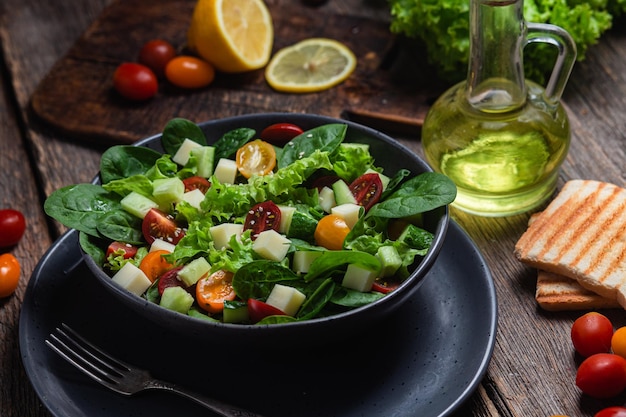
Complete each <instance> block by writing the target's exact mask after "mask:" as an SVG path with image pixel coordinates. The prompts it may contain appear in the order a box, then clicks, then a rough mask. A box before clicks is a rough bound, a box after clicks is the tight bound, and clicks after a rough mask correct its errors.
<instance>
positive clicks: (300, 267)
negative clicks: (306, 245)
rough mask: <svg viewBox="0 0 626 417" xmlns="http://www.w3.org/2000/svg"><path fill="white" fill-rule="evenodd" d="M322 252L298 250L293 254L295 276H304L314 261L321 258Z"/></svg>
mask: <svg viewBox="0 0 626 417" xmlns="http://www.w3.org/2000/svg"><path fill="white" fill-rule="evenodd" d="M322 253H323V252H320V251H312V250H299V251H295V252H294V254H293V268H292V269H293V271H294V272H295V273H296V274H306V273H307V272H309V268H311V264H312V263H313V261H314V260H316V259H317V258H319V257H320V256H322Z"/></svg>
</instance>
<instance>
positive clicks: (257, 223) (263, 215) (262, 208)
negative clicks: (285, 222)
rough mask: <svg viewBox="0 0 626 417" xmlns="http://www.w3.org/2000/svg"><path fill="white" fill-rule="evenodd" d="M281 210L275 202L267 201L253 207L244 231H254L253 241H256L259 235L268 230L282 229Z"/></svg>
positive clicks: (247, 217) (249, 212)
mask: <svg viewBox="0 0 626 417" xmlns="http://www.w3.org/2000/svg"><path fill="white" fill-rule="evenodd" d="M280 217H281V213H280V208H278V206H277V205H276V204H274V202H273V201H265V202H263V203H259V204H256V205H255V206H253V207H252V208H251V209H250V211H248V215H247V216H246V221H245V222H244V224H243V230H248V229H250V230H252V236H251V237H252V240H254V239H256V238H257V236H258V235H259V233H261V232H264V231H266V230H276V231H278V228H279V227H280Z"/></svg>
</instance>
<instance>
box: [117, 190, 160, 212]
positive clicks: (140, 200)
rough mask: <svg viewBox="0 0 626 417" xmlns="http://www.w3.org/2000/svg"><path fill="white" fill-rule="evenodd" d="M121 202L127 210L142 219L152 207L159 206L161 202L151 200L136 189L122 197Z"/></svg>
mask: <svg viewBox="0 0 626 417" xmlns="http://www.w3.org/2000/svg"><path fill="white" fill-rule="evenodd" d="M120 204H121V205H122V208H123V209H124V210H125V211H127V212H128V213H130V214H132V215H133V216H136V217H139V218H140V219H143V218H144V217H146V214H148V212H149V211H150V210H151V209H153V208H159V204H158V203H157V202H156V201H153V200H150V199H149V198H148V197H146V196H143V195H141V194H139V193H137V192H135V191H132V192H131V193H130V194H128V195H127V196H125V197H124V198H122V201H120Z"/></svg>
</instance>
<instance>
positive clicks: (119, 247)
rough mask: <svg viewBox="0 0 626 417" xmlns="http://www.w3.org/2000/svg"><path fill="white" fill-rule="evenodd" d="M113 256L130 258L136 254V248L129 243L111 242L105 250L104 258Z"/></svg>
mask: <svg viewBox="0 0 626 417" xmlns="http://www.w3.org/2000/svg"><path fill="white" fill-rule="evenodd" d="M113 254H116V255H122V256H123V257H124V259H128V258H132V257H134V256H135V255H136V254H137V247H135V246H133V245H131V244H130V243H124V242H112V243H111V244H110V245H109V247H108V248H107V252H106V257H107V258H108V257H109V256H111V255H113Z"/></svg>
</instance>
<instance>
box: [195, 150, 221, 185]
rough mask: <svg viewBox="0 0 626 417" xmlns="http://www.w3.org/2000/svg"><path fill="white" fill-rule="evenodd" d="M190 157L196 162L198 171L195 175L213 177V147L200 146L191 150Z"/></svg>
mask: <svg viewBox="0 0 626 417" xmlns="http://www.w3.org/2000/svg"><path fill="white" fill-rule="evenodd" d="M191 155H193V156H195V157H196V159H197V160H198V170H197V171H196V175H198V176H200V177H204V178H209V177H210V176H211V175H213V164H214V163H215V148H214V147H213V146H200V147H199V148H193V149H192V150H191Z"/></svg>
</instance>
